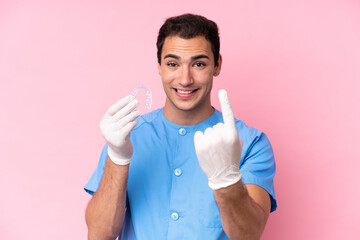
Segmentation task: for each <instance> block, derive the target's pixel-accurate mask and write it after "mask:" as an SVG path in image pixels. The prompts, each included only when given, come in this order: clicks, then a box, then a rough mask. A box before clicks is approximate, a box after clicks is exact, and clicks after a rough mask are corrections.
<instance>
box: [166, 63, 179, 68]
mask: <svg viewBox="0 0 360 240" xmlns="http://www.w3.org/2000/svg"><path fill="white" fill-rule="evenodd" d="M166 65H168V66H169V67H176V66H177V64H176V63H174V62H168V63H167V64H166Z"/></svg>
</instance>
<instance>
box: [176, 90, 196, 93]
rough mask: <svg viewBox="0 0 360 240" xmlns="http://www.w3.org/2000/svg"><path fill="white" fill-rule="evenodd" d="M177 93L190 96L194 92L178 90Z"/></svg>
mask: <svg viewBox="0 0 360 240" xmlns="http://www.w3.org/2000/svg"><path fill="white" fill-rule="evenodd" d="M177 92H178V93H182V94H190V93H192V92H193V91H183V90H180V89H177Z"/></svg>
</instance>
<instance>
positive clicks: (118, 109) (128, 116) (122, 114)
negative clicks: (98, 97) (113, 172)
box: [100, 95, 141, 165]
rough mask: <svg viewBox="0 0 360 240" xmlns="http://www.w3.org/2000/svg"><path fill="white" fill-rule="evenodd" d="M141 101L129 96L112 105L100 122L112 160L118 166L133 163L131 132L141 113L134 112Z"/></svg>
mask: <svg viewBox="0 0 360 240" xmlns="http://www.w3.org/2000/svg"><path fill="white" fill-rule="evenodd" d="M138 104H139V101H138V100H136V99H134V97H133V96H131V95H129V96H127V97H124V98H123V99H121V100H119V101H118V102H117V103H115V104H114V105H112V106H111V107H110V108H109V109H108V111H107V112H106V113H105V116H104V117H103V119H102V120H101V122H100V130H101V133H102V135H103V136H104V138H105V140H106V141H107V143H108V145H109V148H108V154H109V157H110V159H111V160H112V161H113V162H114V163H116V164H118V165H127V164H129V163H130V162H131V158H132V155H133V146H132V144H131V141H130V131H131V130H132V129H133V128H134V127H135V126H136V121H134V120H135V118H137V117H138V116H140V114H141V113H140V111H133V110H134V109H135V108H136V107H137V106H138Z"/></svg>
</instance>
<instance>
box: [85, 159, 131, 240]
mask: <svg viewBox="0 0 360 240" xmlns="http://www.w3.org/2000/svg"><path fill="white" fill-rule="evenodd" d="M128 172H129V165H124V166H121V165H116V164H115V163H113V162H112V161H110V159H109V158H108V161H107V162H106V166H105V170H104V175H103V177H102V180H101V184H100V187H99V189H98V191H97V192H96V193H94V196H93V197H92V199H91V200H90V202H89V204H88V206H87V209H86V213H85V219H86V224H87V226H88V239H115V238H116V237H117V236H118V235H119V233H120V230H121V227H122V225H123V222H124V216H125V201H126V186H127V178H128Z"/></svg>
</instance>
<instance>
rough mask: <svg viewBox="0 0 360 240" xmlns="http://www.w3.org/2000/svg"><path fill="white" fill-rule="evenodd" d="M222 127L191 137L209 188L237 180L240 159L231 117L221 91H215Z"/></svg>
mask: <svg viewBox="0 0 360 240" xmlns="http://www.w3.org/2000/svg"><path fill="white" fill-rule="evenodd" d="M219 100H220V105H221V110H222V114H223V119H224V123H218V124H216V125H215V126H213V127H209V128H207V129H206V130H205V132H204V133H202V132H201V131H197V132H196V133H195V135H194V143H195V150H196V155H197V157H198V161H199V164H200V167H201V168H202V170H203V171H204V173H205V174H206V176H207V177H208V179H209V187H210V188H212V189H214V190H215V189H219V188H224V187H227V186H230V185H232V184H234V183H236V182H238V181H239V180H240V179H241V173H240V170H239V167H240V157H241V149H242V142H243V141H242V140H241V138H240V137H239V135H238V132H237V130H236V127H235V119H234V114H233V112H232V109H231V105H230V101H229V98H228V96H227V93H226V91H225V90H223V89H222V90H220V91H219Z"/></svg>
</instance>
